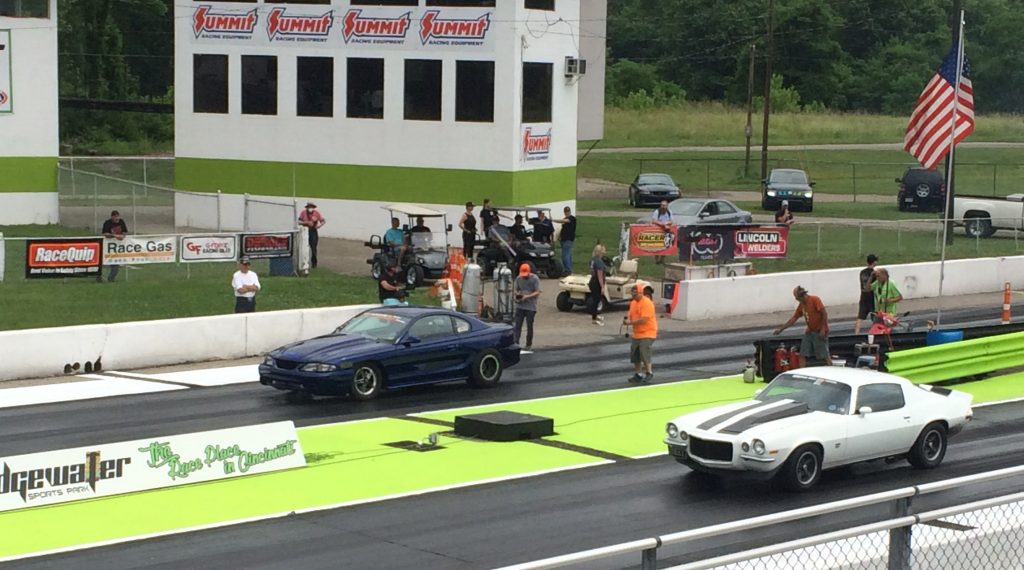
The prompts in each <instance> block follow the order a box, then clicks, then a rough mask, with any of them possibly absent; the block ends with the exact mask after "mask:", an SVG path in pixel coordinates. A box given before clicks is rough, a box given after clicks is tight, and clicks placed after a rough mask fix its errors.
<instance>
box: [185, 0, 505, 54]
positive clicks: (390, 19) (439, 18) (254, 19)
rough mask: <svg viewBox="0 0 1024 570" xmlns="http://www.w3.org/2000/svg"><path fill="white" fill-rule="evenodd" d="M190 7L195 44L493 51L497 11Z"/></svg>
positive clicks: (370, 7)
mask: <svg viewBox="0 0 1024 570" xmlns="http://www.w3.org/2000/svg"><path fill="white" fill-rule="evenodd" d="M186 10H187V13H189V14H190V22H189V23H190V25H191V29H192V34H191V36H192V37H193V38H194V41H195V42H197V43H206V44H210V43H214V44H222V45H223V44H244V45H251V46H270V45H281V46H296V47H304V48H305V47H325V48H333V49H337V48H339V47H341V46H346V47H349V48H352V49H359V48H369V49H373V50H379V49H381V48H399V49H422V48H428V49H434V48H440V49H473V50H478V51H479V50H485V51H493V49H494V41H493V36H494V31H493V24H494V22H493V21H494V12H493V10H481V9H480V8H444V9H436V8H425V7H412V6H410V7H401V8H399V7H388V6H350V7H348V8H346V7H345V6H329V5H320V6H287V5H286V6H274V5H264V4H260V5H257V6H252V5H248V6H239V5H237V4H228V3H218V2H209V3H206V2H204V3H197V4H196V5H195V6H190V7H188V8H187V9H186Z"/></svg>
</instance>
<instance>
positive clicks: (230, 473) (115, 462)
mask: <svg viewBox="0 0 1024 570" xmlns="http://www.w3.org/2000/svg"><path fill="white" fill-rule="evenodd" d="M305 465H306V458H305V456H304V455H303V453H302V446H301V445H300V443H299V438H298V434H297V433H296V431H295V424H294V423H292V422H290V421H286V422H276V423H271V424H262V425H255V426H247V427H240V428H230V429H222V430H215V431H205V432H200V433H191V434H185V435H173V436H168V437H156V438H151V439H138V440H135V441H123V442H119V443H108V444H103V445H93V446H88V447H78V448H75V449H63V450H60V451H47V452H42V453H30V454H27V455H16V456H13V457H0V512H3V511H12V510H16V509H25V508H29V507H38V506H41V505H52V504H55V503H66V502H70V501H78V500H82V499H93V498H96V497H108V496H111V495H120V494H122V493H134V492H137V491H148V490H152V489H163V488H166V487H175V486H178V485H187V484H190V483H202V482H206V481H216V480H219V479H229V478H232V477H240V476H243V475H254V474H257V473H269V472H272V471H280V470H283V469H292V468H295V467H304V466H305Z"/></svg>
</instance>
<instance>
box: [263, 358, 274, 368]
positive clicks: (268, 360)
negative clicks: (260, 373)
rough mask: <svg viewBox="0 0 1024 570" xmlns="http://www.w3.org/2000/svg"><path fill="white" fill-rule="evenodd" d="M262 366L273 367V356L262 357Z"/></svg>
mask: <svg viewBox="0 0 1024 570" xmlns="http://www.w3.org/2000/svg"><path fill="white" fill-rule="evenodd" d="M263 364H264V365H266V366H273V365H274V357H273V356H264V357H263Z"/></svg>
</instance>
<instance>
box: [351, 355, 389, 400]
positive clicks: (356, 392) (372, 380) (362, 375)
mask: <svg viewBox="0 0 1024 570" xmlns="http://www.w3.org/2000/svg"><path fill="white" fill-rule="evenodd" d="M383 389H384V373H383V372H381V369H380V367H379V366H377V365H376V364H373V363H371V362H363V363H362V364H359V365H357V366H356V371H355V373H353V374H352V397H353V398H355V399H356V400H372V399H374V398H376V397H377V396H378V395H380V392H381V390H383Z"/></svg>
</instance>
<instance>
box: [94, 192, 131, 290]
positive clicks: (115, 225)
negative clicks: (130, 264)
mask: <svg viewBox="0 0 1024 570" xmlns="http://www.w3.org/2000/svg"><path fill="white" fill-rule="evenodd" d="M101 233H102V234H103V237H105V238H107V239H116V240H118V241H120V240H123V239H124V238H125V236H127V235H128V224H126V223H125V221H124V219H123V218H121V213H120V212H118V211H117V210H114V211H112V212H110V219H108V220H107V221H105V222H103V229H102V230H101ZM120 271H121V266H120V265H111V266H110V273H108V274H107V281H108V282H109V283H113V282H114V281H116V280H117V274H118V273H119V272H120ZM96 282H97V283H102V282H103V275H102V274H100V275H97V276H96Z"/></svg>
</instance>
